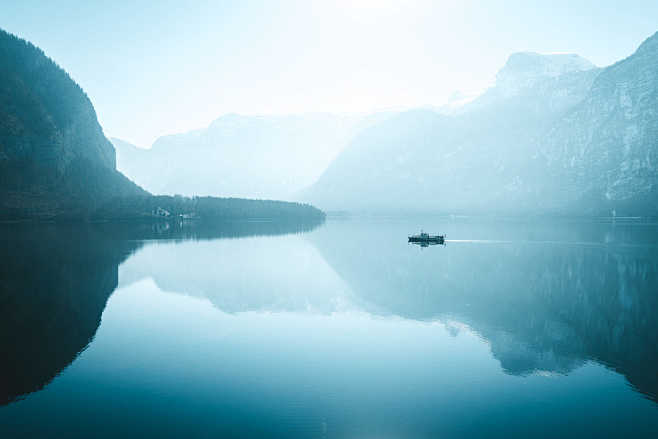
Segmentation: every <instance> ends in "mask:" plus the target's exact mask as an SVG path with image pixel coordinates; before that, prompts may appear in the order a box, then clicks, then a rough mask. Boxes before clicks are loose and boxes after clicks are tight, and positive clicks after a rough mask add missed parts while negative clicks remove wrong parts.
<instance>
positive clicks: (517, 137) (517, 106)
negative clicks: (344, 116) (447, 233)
mask: <svg viewBox="0 0 658 439" xmlns="http://www.w3.org/2000/svg"><path fill="white" fill-rule="evenodd" d="M453 114H454V115H442V114H439V113H438V112H436V111H430V110H414V111H409V112H404V113H401V114H398V115H397V116H395V117H392V118H389V119H388V120H385V121H383V122H381V123H378V124H375V125H373V126H371V127H369V128H367V129H364V130H363V131H362V132H360V133H359V134H358V135H357V136H356V137H355V138H354V140H353V141H352V142H351V144H350V145H349V146H348V147H347V148H345V150H344V151H343V152H342V153H341V154H340V155H339V156H338V157H337V158H336V159H335V160H334V161H333V162H332V164H331V165H330V166H329V167H328V169H327V170H326V171H325V172H324V173H323V174H322V176H321V177H320V178H319V180H318V181H317V182H316V183H315V184H314V185H312V186H311V187H310V188H308V189H307V190H306V191H304V193H303V195H302V199H303V200H306V201H312V202H314V203H316V204H317V205H318V206H320V207H321V208H324V209H329V210H396V209H397V210H404V211H408V210H424V211H436V212H444V213H499V214H525V213H551V214H567V215H611V214H612V215H615V214H616V215H657V214H658V34H656V35H653V36H652V37H650V38H649V39H647V40H646V41H645V42H644V43H643V44H642V45H641V46H640V47H639V49H638V50H637V51H636V52H635V53H634V54H633V55H631V56H630V57H628V58H626V59H624V60H622V61H620V62H618V63H616V64H614V65H612V66H609V67H606V68H603V69H599V68H596V67H595V66H594V65H592V64H591V63H590V62H589V61H587V60H585V59H583V58H581V57H579V56H577V55H571V54H560V55H540V54H536V53H517V54H514V55H512V56H510V57H509V59H508V61H507V64H506V65H505V66H504V67H503V69H502V70H501V71H500V72H499V73H498V75H497V80H496V84H495V86H493V87H492V88H490V89H489V90H488V91H487V92H485V93H484V94H483V95H481V96H480V97H478V98H477V99H475V100H474V101H472V102H470V103H468V104H467V105H465V106H464V107H463V108H462V109H461V110H460V111H458V112H453Z"/></svg>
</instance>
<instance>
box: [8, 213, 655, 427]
mask: <svg viewBox="0 0 658 439" xmlns="http://www.w3.org/2000/svg"><path fill="white" fill-rule="evenodd" d="M420 227H424V228H425V229H426V230H429V231H432V232H441V233H447V235H448V242H447V245H445V246H430V247H427V248H421V247H419V246H416V245H412V244H408V243H407V242H406V235H407V234H409V233H413V232H417V231H418V229H419V228H420ZM0 252H1V261H2V264H1V267H0V279H1V281H2V285H1V286H0V348H1V349H2V365H1V368H0V373H1V375H0V437H2V438H13V437H56V438H61V437H80V438H88V437H111V438H115V437H130V436H134V437H157V438H163V437H188V438H216V437H328V438H334V437H335V438H344V437H347V438H351V437H359V438H364V437H366V438H368V437H373V438H389V437H392V438H408V437H414V438H415V437H432V438H461V437H504V438H509V437H524V438H526V437H551V438H555V437H560V438H565V437H629V436H635V437H658V226H656V225H655V224H640V223H633V222H631V223H624V222H617V223H616V224H611V223H604V222H567V221H559V222H544V221H539V222H534V223H531V222H519V221H503V220H500V221H492V220H488V221H485V220H478V219H451V220H450V219H441V218H414V219H404V220H403V219H381V218H379V219H349V220H329V221H327V222H326V223H325V224H323V225H320V226H319V227H317V228H314V229H313V228H312V227H310V226H307V227H300V226H294V225H277V224H270V223H242V224H241V223H233V224H230V225H223V226H216V227H213V228H212V229H207V228H200V227H184V228H182V229H181V228H175V227H174V228H172V227H167V226H166V225H159V226H157V227H155V226H154V227H151V226H148V227H147V226H142V227H140V228H137V229H135V228H130V227H127V226H126V227H118V226H102V227H101V226H94V227H91V226H89V227H79V226H78V227H74V226H8V225H6V226H2V227H1V228H0Z"/></svg>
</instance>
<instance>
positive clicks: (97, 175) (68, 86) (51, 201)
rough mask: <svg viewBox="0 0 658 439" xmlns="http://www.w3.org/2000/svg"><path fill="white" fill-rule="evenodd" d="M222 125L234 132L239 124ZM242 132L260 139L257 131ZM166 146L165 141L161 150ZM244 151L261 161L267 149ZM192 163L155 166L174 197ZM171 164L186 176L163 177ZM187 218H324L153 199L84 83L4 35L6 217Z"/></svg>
mask: <svg viewBox="0 0 658 439" xmlns="http://www.w3.org/2000/svg"><path fill="white" fill-rule="evenodd" d="M220 124H222V125H224V126H228V131H229V132H230V131H231V129H237V127H238V126H240V125H241V124H242V123H241V122H240V121H231V120H229V121H223V122H222V123H220ZM231 127H232V128H231ZM238 132H239V131H238ZM242 133H243V134H248V133H253V134H254V135H255V136H258V135H259V134H258V133H257V132H256V130H255V129H252V128H247V131H246V132H244V131H242ZM180 138H181V136H172V137H170V138H168V139H163V143H165V144H167V142H173V143H174V144H175V142H176V139H180ZM300 147H301V146H300ZM168 148H169V147H168V146H166V145H165V146H163V147H162V148H158V151H167V150H168ZM243 153H244V154H243V155H244V156H248V155H250V154H251V155H253V156H254V157H258V156H259V155H262V154H266V153H267V151H266V150H264V151H260V152H259V153H256V152H255V151H252V152H246V151H243ZM237 154H242V153H241V152H238V153H237ZM134 155H135V157H137V156H138V154H134ZM194 157H195V159H196V160H199V162H198V163H197V164H198V166H194V163H190V162H185V161H184V160H180V159H176V158H175V157H174V156H173V155H169V156H167V157H166V158H165V162H164V163H162V162H160V163H158V164H157V166H158V169H159V170H160V171H161V174H162V175H166V177H167V182H168V184H169V186H168V187H170V188H172V190H171V192H174V193H182V192H184V189H185V185H186V183H187V181H194V178H193V177H194V176H195V175H197V172H198V169H199V168H200V167H201V166H202V165H203V163H202V162H203V159H202V158H200V157H199V156H194ZM170 160H177V161H174V162H170ZM260 163H261V166H265V163H264V162H263V161H261V162H260ZM167 164H170V165H169V167H176V168H178V169H180V170H181V171H182V172H183V173H184V174H183V175H185V176H187V178H186V177H180V178H175V176H173V175H170V174H164V172H165V171H166V169H167ZM142 165H143V166H144V169H151V168H148V166H147V164H142ZM238 166H245V167H247V168H249V167H250V166H256V164H255V161H253V163H250V162H249V161H246V162H244V163H238V162H236V163H235V167H234V169H236V170H237V172H240V168H239V167H238ZM226 169H228V167H227V166H225V167H224V168H223V170H222V169H217V170H216V172H215V173H214V174H213V175H214V176H215V179H218V178H219V176H221V175H224V174H226V172H227V171H226ZM188 179H189V180H188ZM176 184H180V185H181V189H180V190H176V189H175V187H176V186H175V185H176ZM226 195H231V196H233V195H235V194H234V193H227V194H226ZM181 215H182V216H185V217H190V218H196V219H206V218H212V219H213V220H221V219H240V218H269V219H281V220H286V221H290V220H301V219H304V220H305V221H313V222H318V221H321V220H322V219H323V218H324V214H323V213H322V212H320V211H319V210H317V209H315V208H313V207H312V206H307V205H301V204H299V203H286V202H280V201H259V200H243V199H237V198H224V199H221V198H212V197H203V198H195V199H190V198H183V197H166V196H152V195H151V194H150V193H149V192H147V191H146V190H144V189H142V188H141V187H139V186H138V185H136V184H135V183H133V182H132V181H130V180H129V179H128V178H126V177H125V176H124V175H123V174H122V173H121V172H119V171H117V169H116V157H115V150H114V148H113V146H112V144H111V143H110V142H109V141H108V140H107V139H106V138H105V136H104V134H103V130H102V128H101V126H100V125H99V123H98V120H97V118H96V112H95V111H94V107H93V106H92V104H91V101H90V100H89V98H88V97H87V95H86V94H85V93H84V91H83V90H82V89H81V88H80V86H79V85H78V84H76V83H75V82H74V81H73V80H72V79H71V78H70V77H69V75H68V74H67V73H66V72H65V71H64V70H63V69H61V68H60V67H59V66H58V65H57V64H55V62H53V61H52V60H51V59H50V58H48V57H47V56H46V55H45V54H44V53H43V51H41V49H39V48H37V47H35V46H34V45H32V44H31V43H29V42H27V41H25V40H23V39H20V38H18V37H16V36H14V35H11V34H9V33H7V32H4V31H2V30H0V220H24V219H40V220H134V219H139V220H144V219H158V220H162V219H166V218H174V217H179V216H181Z"/></svg>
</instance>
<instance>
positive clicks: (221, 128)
mask: <svg viewBox="0 0 658 439" xmlns="http://www.w3.org/2000/svg"><path fill="white" fill-rule="evenodd" d="M384 117H386V114H377V115H372V116H368V117H362V116H343V115H335V114H324V113H319V114H304V115H290V116H242V115H236V114H228V115H225V116H222V117H220V118H219V119H217V120H215V121H214V122H213V123H212V124H210V126H208V127H207V128H205V129H202V130H196V131H192V132H189V133H183V134H176V135H170V136H164V137H161V138H159V139H157V140H156V141H155V143H154V144H153V146H152V147H151V149H140V148H137V147H135V146H133V145H130V144H129V143H127V142H124V141H121V140H120V139H113V140H112V141H113V143H114V146H115V147H116V150H117V167H118V168H119V169H120V170H121V171H122V172H125V173H126V175H128V176H129V177H130V178H132V179H134V181H136V182H137V183H138V184H140V185H142V186H143V187H145V188H146V189H148V190H149V191H152V192H154V193H158V194H182V195H188V196H192V195H214V196H241V197H253V198H279V199H286V198H288V199H289V198H291V196H292V195H293V194H294V193H295V192H297V191H299V190H300V189H302V188H304V187H306V186H308V185H310V184H311V183H313V182H314V181H315V180H316V179H317V178H318V177H319V175H320V174H321V173H322V171H324V169H326V167H327V166H328V165H329V163H330V162H331V161H332V160H333V159H334V158H335V157H336V155H337V154H338V153H339V152H340V151H341V150H342V149H343V148H344V147H345V146H346V145H347V144H348V142H349V140H350V139H351V138H352V136H353V135H354V133H355V132H357V131H358V130H359V129H361V127H363V126H365V125H368V124H371V123H373V121H376V120H379V119H382V118H384Z"/></svg>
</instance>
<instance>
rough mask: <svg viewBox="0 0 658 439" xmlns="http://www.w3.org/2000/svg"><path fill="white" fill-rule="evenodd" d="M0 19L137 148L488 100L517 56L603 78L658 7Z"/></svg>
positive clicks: (604, 4)
mask: <svg viewBox="0 0 658 439" xmlns="http://www.w3.org/2000/svg"><path fill="white" fill-rule="evenodd" d="M1 9H2V14H1V15H2V25H3V27H4V28H5V29H6V30H8V31H9V32H12V33H15V34H17V35H20V36H21V37H23V38H26V39H28V40H30V41H32V42H33V43H34V44H36V45H38V46H39V47H41V48H42V49H43V50H44V51H45V52H46V53H47V54H48V56H50V57H52V58H53V59H54V60H55V61H56V62H58V63H59V64H60V65H61V66H64V68H65V69H66V70H67V71H68V72H69V73H70V74H71V76H72V77H73V78H75V80H76V81H77V82H78V83H79V84H80V85H81V86H82V88H83V89H84V90H85V91H86V92H87V94H88V95H89V96H90V98H91V100H92V102H93V104H94V107H95V109H96V112H97V114H98V117H99V121H100V123H101V125H102V126H103V128H104V131H105V133H106V135H108V136H113V137H118V138H121V139H124V140H128V141H130V142H132V143H135V144H137V145H139V146H142V147H149V146H150V145H151V144H152V142H153V141H154V140H155V139H156V138H158V137H159V136H161V135H164V134H168V133H177V132H184V131H188V130H191V129H195V128H201V127H205V126H207V125H208V124H209V123H210V122H211V121H213V120H215V119H216V118H218V117H219V116H221V115H223V114H226V113H232V112H236V113H240V114H246V115H254V114H290V113H306V112H341V113H365V112H372V111H374V110H378V109H389V108H395V109H403V108H412V107H418V106H425V105H441V104H443V103H445V102H447V101H449V100H450V99H451V98H452V97H455V96H461V95H467V96H468V95H471V94H474V93H477V92H479V91H481V90H483V89H485V88H486V87H488V86H489V85H490V84H491V83H492V82H493V80H494V78H495V74H496V72H497V71H498V70H499V69H500V68H501V67H502V66H503V64H504V63H505V60H506V59H507V57H508V56H509V55H510V54H511V53H514V52H518V51H523V50H532V51H536V52H572V53H578V54H579V55H582V56H584V57H585V58H587V59H589V60H590V61H592V62H593V63H594V64H596V65H598V66H605V65H608V64H611V63H613V62H615V61H617V60H619V59H622V58H624V57H626V56H628V55H629V54H631V53H632V52H633V51H634V50H635V48H637V46H638V45H639V44H640V43H641V42H642V41H643V40H644V39H645V38H647V36H649V35H651V34H652V33H653V32H655V30H656V28H655V26H656V23H658V3H656V2H655V1H634V2H625V3H624V7H623V9H621V8H619V2H615V1H579V2H575V3H574V2H570V1H554V2H537V1H535V2H527V1H505V2H494V1H492V2H474V1H436V2H430V1H415V2H397V1H390V0H389V1H374V0H372V1H354V0H352V1H349V0H342V1H332V2H319V1H309V2H303V1H300V2H288V1H285V2H260V1H240V2H237V1H236V2H194V4H193V5H190V4H186V3H183V2H178V1H143V2H131V1H123V0H117V1H114V2H106V3H101V2H76V1H48V2H46V1H42V2H38V1H21V2H11V3H5V4H3V6H2V8H1ZM585 36H586V37H585ZM455 92H458V94H457V95H455V94H454V93H455Z"/></svg>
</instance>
